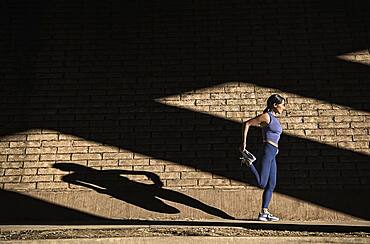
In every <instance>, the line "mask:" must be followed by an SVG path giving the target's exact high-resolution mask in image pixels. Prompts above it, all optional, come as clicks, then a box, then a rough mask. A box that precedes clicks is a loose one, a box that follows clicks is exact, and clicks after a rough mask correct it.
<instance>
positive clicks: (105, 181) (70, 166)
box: [53, 163, 234, 219]
mask: <svg viewBox="0 0 370 244" xmlns="http://www.w3.org/2000/svg"><path fill="white" fill-rule="evenodd" d="M53 167H54V168H57V169H59V170H62V171H68V172H71V173H70V174H68V175H65V176H63V177H62V180H63V181H64V182H68V183H71V184H75V185H79V186H84V187H87V188H90V189H93V190H95V191H97V192H99V193H103V194H107V195H110V196H112V197H114V198H116V199H120V200H122V201H125V202H127V203H130V204H134V205H136V206H138V207H141V208H144V209H146V210H150V211H154V212H159V213H167V214H176V213H179V212H180V211H179V210H178V209H177V208H174V207H172V206H170V205H168V204H166V203H165V202H163V201H162V200H161V199H164V200H169V201H172V202H177V203H181V204H184V205H187V206H189V207H192V208H196V209H199V210H202V211H204V212H206V213H208V214H211V215H214V216H217V217H220V218H224V219H234V217H232V216H230V215H228V214H227V213H225V212H223V211H222V210H219V209H217V208H214V207H211V206H208V205H206V204H204V203H202V202H201V201H199V200H196V199H194V198H192V197H189V196H187V195H185V194H183V193H180V192H176V191H173V190H169V189H164V188H163V183H162V181H161V180H160V178H159V176H158V175H156V174H154V173H152V172H147V171H129V170H96V169H92V168H89V167H86V166H83V165H79V164H74V163H56V164H54V165H53ZM122 175H144V176H146V177H147V178H148V179H150V180H151V181H152V182H153V184H144V183H140V182H136V181H133V180H130V179H128V178H127V177H124V176H122Z"/></svg>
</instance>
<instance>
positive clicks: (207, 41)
mask: <svg viewBox="0 0 370 244" xmlns="http://www.w3.org/2000/svg"><path fill="white" fill-rule="evenodd" d="M69 4H72V5H69ZM69 6H72V7H69ZM364 6H366V5H365V1H357V2H356V3H350V2H349V1H348V2H347V1H340V2H339V3H338V2H335V4H333V5H331V4H327V3H325V4H322V3H313V2H311V1H308V2H306V3H305V4H301V3H291V4H286V3H269V4H247V3H245V2H244V1H232V2H224V1H216V2H215V1H206V2H202V3H193V2H192V1H181V2H174V1H161V2H160V3H159V2H158V3H155V2H148V1H135V3H123V2H116V1H104V2H101V1H89V4H88V5H86V4H84V2H82V1H73V3H72V2H70V1H61V2H59V1H55V2H49V1H35V2H32V7H31V3H30V2H28V1H4V2H2V13H4V14H1V20H2V21H1V22H2V23H4V24H5V25H4V28H2V30H1V31H2V33H1V34H2V35H1V38H2V40H1V46H0V51H1V53H2V55H1V57H0V64H1V68H0V69H1V71H2V75H1V80H0V82H1V83H0V84H1V86H2V87H4V88H6V89H1V91H0V95H1V96H0V99H1V100H0V101H1V109H2V114H1V115H0V125H1V126H0V135H1V136H5V135H9V134H12V133H16V132H19V131H25V130H28V129H32V128H45V129H52V130H57V131H60V132H62V133H66V134H74V135H76V136H79V137H83V138H85V139H88V140H93V141H97V142H102V143H105V144H109V145H113V146H118V147H120V148H124V149H128V150H131V151H134V152H138V153H141V154H145V155H150V156H152V157H154V158H158V159H165V160H169V161H172V162H176V163H179V164H183V165H188V166H191V167H194V168H196V169H199V170H202V171H208V172H212V173H214V174H216V175H221V176H225V177H228V178H230V179H234V180H239V181H242V182H248V183H250V178H249V177H250V176H249V173H248V172H247V169H243V170H241V169H240V164H239V160H238V157H239V155H238V152H237V147H238V144H239V142H240V134H241V125H240V124H238V123H235V122H230V121H227V120H224V119H219V118H216V117H212V116H209V115H204V114H201V113H196V112H193V111H189V110H185V109H180V108H174V107H169V106H165V105H162V104H159V103H156V102H155V101H153V100H154V99H156V98H160V97H165V96H168V95H173V94H180V93H183V92H186V91H192V90H195V89H198V88H203V87H209V86H214V85H218V84H221V83H222V82H225V81H229V80H233V81H235V80H237V81H248V82H249V83H250V82H252V83H255V84H257V85H259V86H266V87H272V88H277V89H280V90H283V91H287V92H291V93H295V94H299V95H302V96H305V97H312V98H316V99H320V100H323V101H326V102H329V103H337V104H341V105H345V106H349V107H352V108H354V109H362V110H364V111H369V110H370V109H369V103H368V101H369V100H370V99H369V94H370V92H369V88H368V86H367V79H368V77H369V67H367V66H364V65H360V64H351V63H346V62H343V61H340V60H337V59H336V58H335V57H336V56H337V55H339V54H343V53H347V52H353V51H357V50H363V49H366V48H368V46H367V45H368V43H369V42H368V38H369V31H368V30H369V29H370V28H369V24H370V20H369V17H370V15H367V14H366V11H364V9H365V10H366V9H367V8H365V7H364ZM291 9H294V11H291ZM343 15H344V16H347V17H346V18H345V19H344V18H343V17H342V16H343ZM267 16H268V17H267ZM336 20H339V21H336ZM76 23H79V24H76ZM338 40H340V41H338ZM221 81H222V82H221ZM348 87H351V89H348ZM354 97H355V98H356V99H353V98H354ZM256 133H259V132H255V133H254V135H253V132H252V135H251V137H250V140H251V141H250V142H249V143H248V144H249V145H253V146H252V147H251V150H257V146H256V145H257V144H258V142H259V141H258V139H257V138H258V135H257V134H256ZM281 144H282V147H281V150H280V151H281V153H280V154H279V158H278V162H279V180H278V183H279V185H278V189H277V191H278V192H281V193H284V194H287V195H290V196H293V197H297V198H300V199H302V200H304V201H309V202H313V203H316V204H318V205H321V206H324V207H327V208H330V209H334V210H337V211H341V212H344V213H347V214H350V215H353V216H356V217H360V218H363V219H367V220H369V219H370V212H369V211H370V210H369V208H368V205H369V203H370V201H369V196H368V194H367V192H368V190H369V188H370V184H369V181H368V177H369V170H368V166H367V164H368V161H369V156H366V155H362V154H360V153H353V152H350V151H347V150H341V149H338V148H334V147H331V146H327V145H323V144H320V143H316V142H311V141H308V140H304V139H299V138H294V137H291V136H286V135H285V136H283V137H282V143H281ZM119 180H122V178H120V179H119ZM135 184H136V183H135ZM162 193H164V191H162V189H161V190H160V191H159V192H158V191H157V193H156V194H162ZM166 194H168V196H167V198H166V199H168V198H171V196H173V194H175V193H173V192H169V191H168V192H166ZM171 194H172V195H171ZM162 196H163V195H162ZM163 198H165V196H163ZM182 199H186V197H185V196H182ZM188 203H189V202H188ZM136 204H141V206H143V207H144V208H145V207H148V206H144V203H143V202H141V203H136ZM158 204H159V203H158ZM196 205H197V204H194V206H196ZM157 206H159V205H157ZM197 206H198V208H199V205H197ZM162 207H163V209H167V211H170V210H169V209H170V208H169V207H168V206H164V205H162ZM208 209H209V208H208ZM172 210H173V209H172ZM172 210H171V211H172ZM160 211H165V210H160Z"/></svg>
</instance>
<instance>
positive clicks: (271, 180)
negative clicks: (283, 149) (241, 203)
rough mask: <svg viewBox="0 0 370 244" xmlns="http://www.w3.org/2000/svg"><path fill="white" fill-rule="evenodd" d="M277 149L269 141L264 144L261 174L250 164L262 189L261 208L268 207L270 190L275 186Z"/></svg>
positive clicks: (270, 195)
mask: <svg viewBox="0 0 370 244" xmlns="http://www.w3.org/2000/svg"><path fill="white" fill-rule="evenodd" d="M278 152H279V149H278V148H277V147H274V146H273V145H271V144H269V143H265V144H264V148H263V155H262V159H261V174H259V173H258V171H257V169H256V167H255V166H254V165H251V167H250V169H251V171H252V173H253V174H254V176H255V177H256V180H257V185H258V186H259V187H261V188H263V189H264V191H263V195H262V208H268V206H269V203H270V200H271V197H272V192H273V191H274V189H275V186H276V174H277V172H276V171H277V169H276V159H275V157H276V155H277V154H278Z"/></svg>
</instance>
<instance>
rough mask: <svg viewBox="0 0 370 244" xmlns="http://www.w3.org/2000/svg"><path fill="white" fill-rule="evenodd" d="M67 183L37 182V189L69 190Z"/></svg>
mask: <svg viewBox="0 0 370 244" xmlns="http://www.w3.org/2000/svg"><path fill="white" fill-rule="evenodd" d="M67 188H68V183H66V182H37V189H67Z"/></svg>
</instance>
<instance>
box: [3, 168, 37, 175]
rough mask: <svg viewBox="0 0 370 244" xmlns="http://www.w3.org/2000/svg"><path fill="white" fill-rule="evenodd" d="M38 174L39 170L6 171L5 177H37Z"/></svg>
mask: <svg viewBox="0 0 370 244" xmlns="http://www.w3.org/2000/svg"><path fill="white" fill-rule="evenodd" d="M36 173H37V169H32V168H28V169H6V170H5V175H35V174H36Z"/></svg>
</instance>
